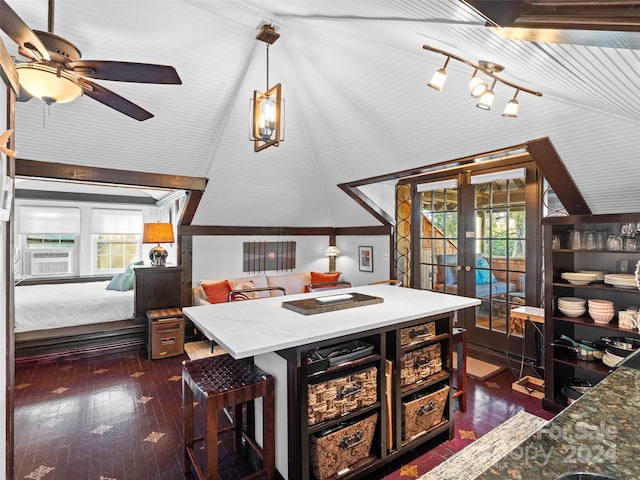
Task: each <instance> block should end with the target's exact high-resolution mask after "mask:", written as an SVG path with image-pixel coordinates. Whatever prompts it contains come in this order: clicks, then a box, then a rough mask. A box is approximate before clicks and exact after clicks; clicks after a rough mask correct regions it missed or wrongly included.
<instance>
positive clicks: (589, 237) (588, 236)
mask: <svg viewBox="0 0 640 480" xmlns="http://www.w3.org/2000/svg"><path fill="white" fill-rule="evenodd" d="M583 247H584V249H585V250H595V249H596V235H595V233H594V232H592V231H590V230H587V231H586V232H584V245H583Z"/></svg>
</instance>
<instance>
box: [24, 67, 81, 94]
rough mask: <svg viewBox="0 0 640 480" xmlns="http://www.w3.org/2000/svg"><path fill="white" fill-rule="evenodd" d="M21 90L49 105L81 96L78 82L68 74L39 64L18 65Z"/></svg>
mask: <svg viewBox="0 0 640 480" xmlns="http://www.w3.org/2000/svg"><path fill="white" fill-rule="evenodd" d="M16 69H17V70H18V78H19V81H20V86H21V88H24V89H25V90H26V91H27V92H28V93H29V94H30V95H32V96H34V97H36V98H39V99H41V100H43V101H44V102H46V103H47V104H51V103H67V102H71V101H73V100H75V99H76V98H78V97H79V96H80V95H82V87H81V85H80V81H79V80H78V79H77V78H76V77H74V76H73V75H70V74H69V73H67V72H65V71H64V70H61V69H59V68H55V67H52V66H49V65H44V64H41V63H18V64H17V65H16Z"/></svg>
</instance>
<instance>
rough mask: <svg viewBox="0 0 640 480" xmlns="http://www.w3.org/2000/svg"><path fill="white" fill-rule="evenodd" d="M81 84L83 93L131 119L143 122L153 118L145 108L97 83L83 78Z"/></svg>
mask: <svg viewBox="0 0 640 480" xmlns="http://www.w3.org/2000/svg"><path fill="white" fill-rule="evenodd" d="M80 84H81V85H82V87H83V88H82V91H83V93H84V94H85V95H86V96H88V97H91V98H93V99H94V100H97V101H99V102H100V103H102V104H103V105H106V106H107V107H111V108H113V109H114V110H117V111H118V112H120V113H124V114H125V115H128V116H130V117H131V118H135V119H136V120H139V121H141V122H142V121H143V120H148V119H149V118H152V117H153V114H152V113H150V112H147V111H146V110H145V109H144V108H142V107H139V106H138V105H136V104H135V103H132V102H130V101H129V100H127V99H126V98H124V97H121V96H120V95H118V94H117V93H115V92H112V91H111V90H108V89H106V88H104V87H102V86H100V85H98V84H97V83H93V82H91V81H89V80H86V79H84V78H81V79H80ZM87 87H88V88H87Z"/></svg>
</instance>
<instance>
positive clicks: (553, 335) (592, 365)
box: [542, 213, 640, 411]
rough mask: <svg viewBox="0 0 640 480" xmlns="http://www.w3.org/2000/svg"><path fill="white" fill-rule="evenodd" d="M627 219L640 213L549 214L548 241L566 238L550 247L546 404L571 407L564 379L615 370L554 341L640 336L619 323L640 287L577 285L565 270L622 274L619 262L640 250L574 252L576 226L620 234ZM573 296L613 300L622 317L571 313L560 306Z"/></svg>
mask: <svg viewBox="0 0 640 480" xmlns="http://www.w3.org/2000/svg"><path fill="white" fill-rule="evenodd" d="M624 222H636V223H638V222H640V213H632V214H615V215H611V214H609V215H573V216H566V217H548V218H545V219H543V221H542V224H543V230H544V245H551V244H552V236H553V235H558V236H560V239H561V247H562V248H559V249H555V250H552V249H550V248H549V249H546V250H545V256H544V268H545V274H544V275H545V276H544V282H545V288H544V291H545V319H546V322H545V343H546V345H545V396H544V399H543V405H544V406H545V408H547V409H549V410H553V411H560V410H562V409H563V408H565V407H566V406H567V401H566V398H565V397H564V395H563V394H562V392H561V389H562V386H563V384H564V381H565V380H566V379H568V378H571V377H578V378H585V379H587V380H589V381H590V382H592V383H593V384H595V383H597V382H599V381H600V380H601V379H602V378H604V377H605V376H606V375H608V374H609V372H610V371H611V368H610V367H608V366H607V365H605V364H604V363H602V362H601V361H593V362H590V361H584V360H578V359H576V358H575V357H572V356H571V353H570V352H569V351H566V352H565V351H561V350H560V349H558V348H554V347H553V346H551V345H549V344H550V343H552V342H553V341H554V339H558V338H559V337H560V335H562V334H564V335H567V336H569V337H571V338H573V339H575V340H591V341H593V340H598V339H599V338H600V337H603V336H605V337H622V336H625V337H638V333H637V332H633V331H630V330H623V329H621V328H619V327H618V321H617V311H618V310H620V309H625V308H626V307H627V306H630V305H640V290H639V289H637V288H621V287H616V286H612V285H608V284H604V283H591V284H589V285H572V284H570V283H568V282H566V281H565V280H563V279H561V274H562V273H563V272H572V271H578V270H602V271H606V272H607V273H615V272H616V261H617V260H631V261H633V263H634V264H635V263H636V262H638V261H640V251H610V250H573V249H570V248H567V246H568V245H569V243H568V242H569V232H570V231H571V230H580V231H587V230H605V231H608V232H609V233H611V234H617V233H619V232H620V225H621V224H622V223H624ZM563 296H572V297H580V298H585V299H589V298H600V299H609V300H611V301H613V302H614V305H615V309H616V316H615V317H614V319H613V320H612V321H611V322H609V323H607V324H601V323H596V322H594V321H593V320H592V319H591V318H590V317H589V314H588V312H587V313H585V314H584V315H583V316H580V317H568V316H566V315H564V314H562V313H561V312H560V311H558V310H557V309H556V303H555V300H556V299H557V298H558V297H563Z"/></svg>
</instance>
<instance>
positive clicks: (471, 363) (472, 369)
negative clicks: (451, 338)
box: [453, 352, 507, 382]
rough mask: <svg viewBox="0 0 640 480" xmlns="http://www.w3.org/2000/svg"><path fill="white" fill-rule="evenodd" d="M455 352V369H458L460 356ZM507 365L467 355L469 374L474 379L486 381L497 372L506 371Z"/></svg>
mask: <svg viewBox="0 0 640 480" xmlns="http://www.w3.org/2000/svg"><path fill="white" fill-rule="evenodd" d="M456 353H457V352H453V369H454V370H457V366H458V356H457V355H456ZM506 369H507V367H504V366H500V365H494V364H493V363H488V362H484V361H482V360H478V359H477V358H473V357H470V356H469V355H467V375H468V376H469V377H471V378H473V379H474V380H479V381H481V382H484V381H485V380H488V379H490V378H491V377H494V376H496V375H497V374H499V373H501V372H504V371H505V370H506Z"/></svg>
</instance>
